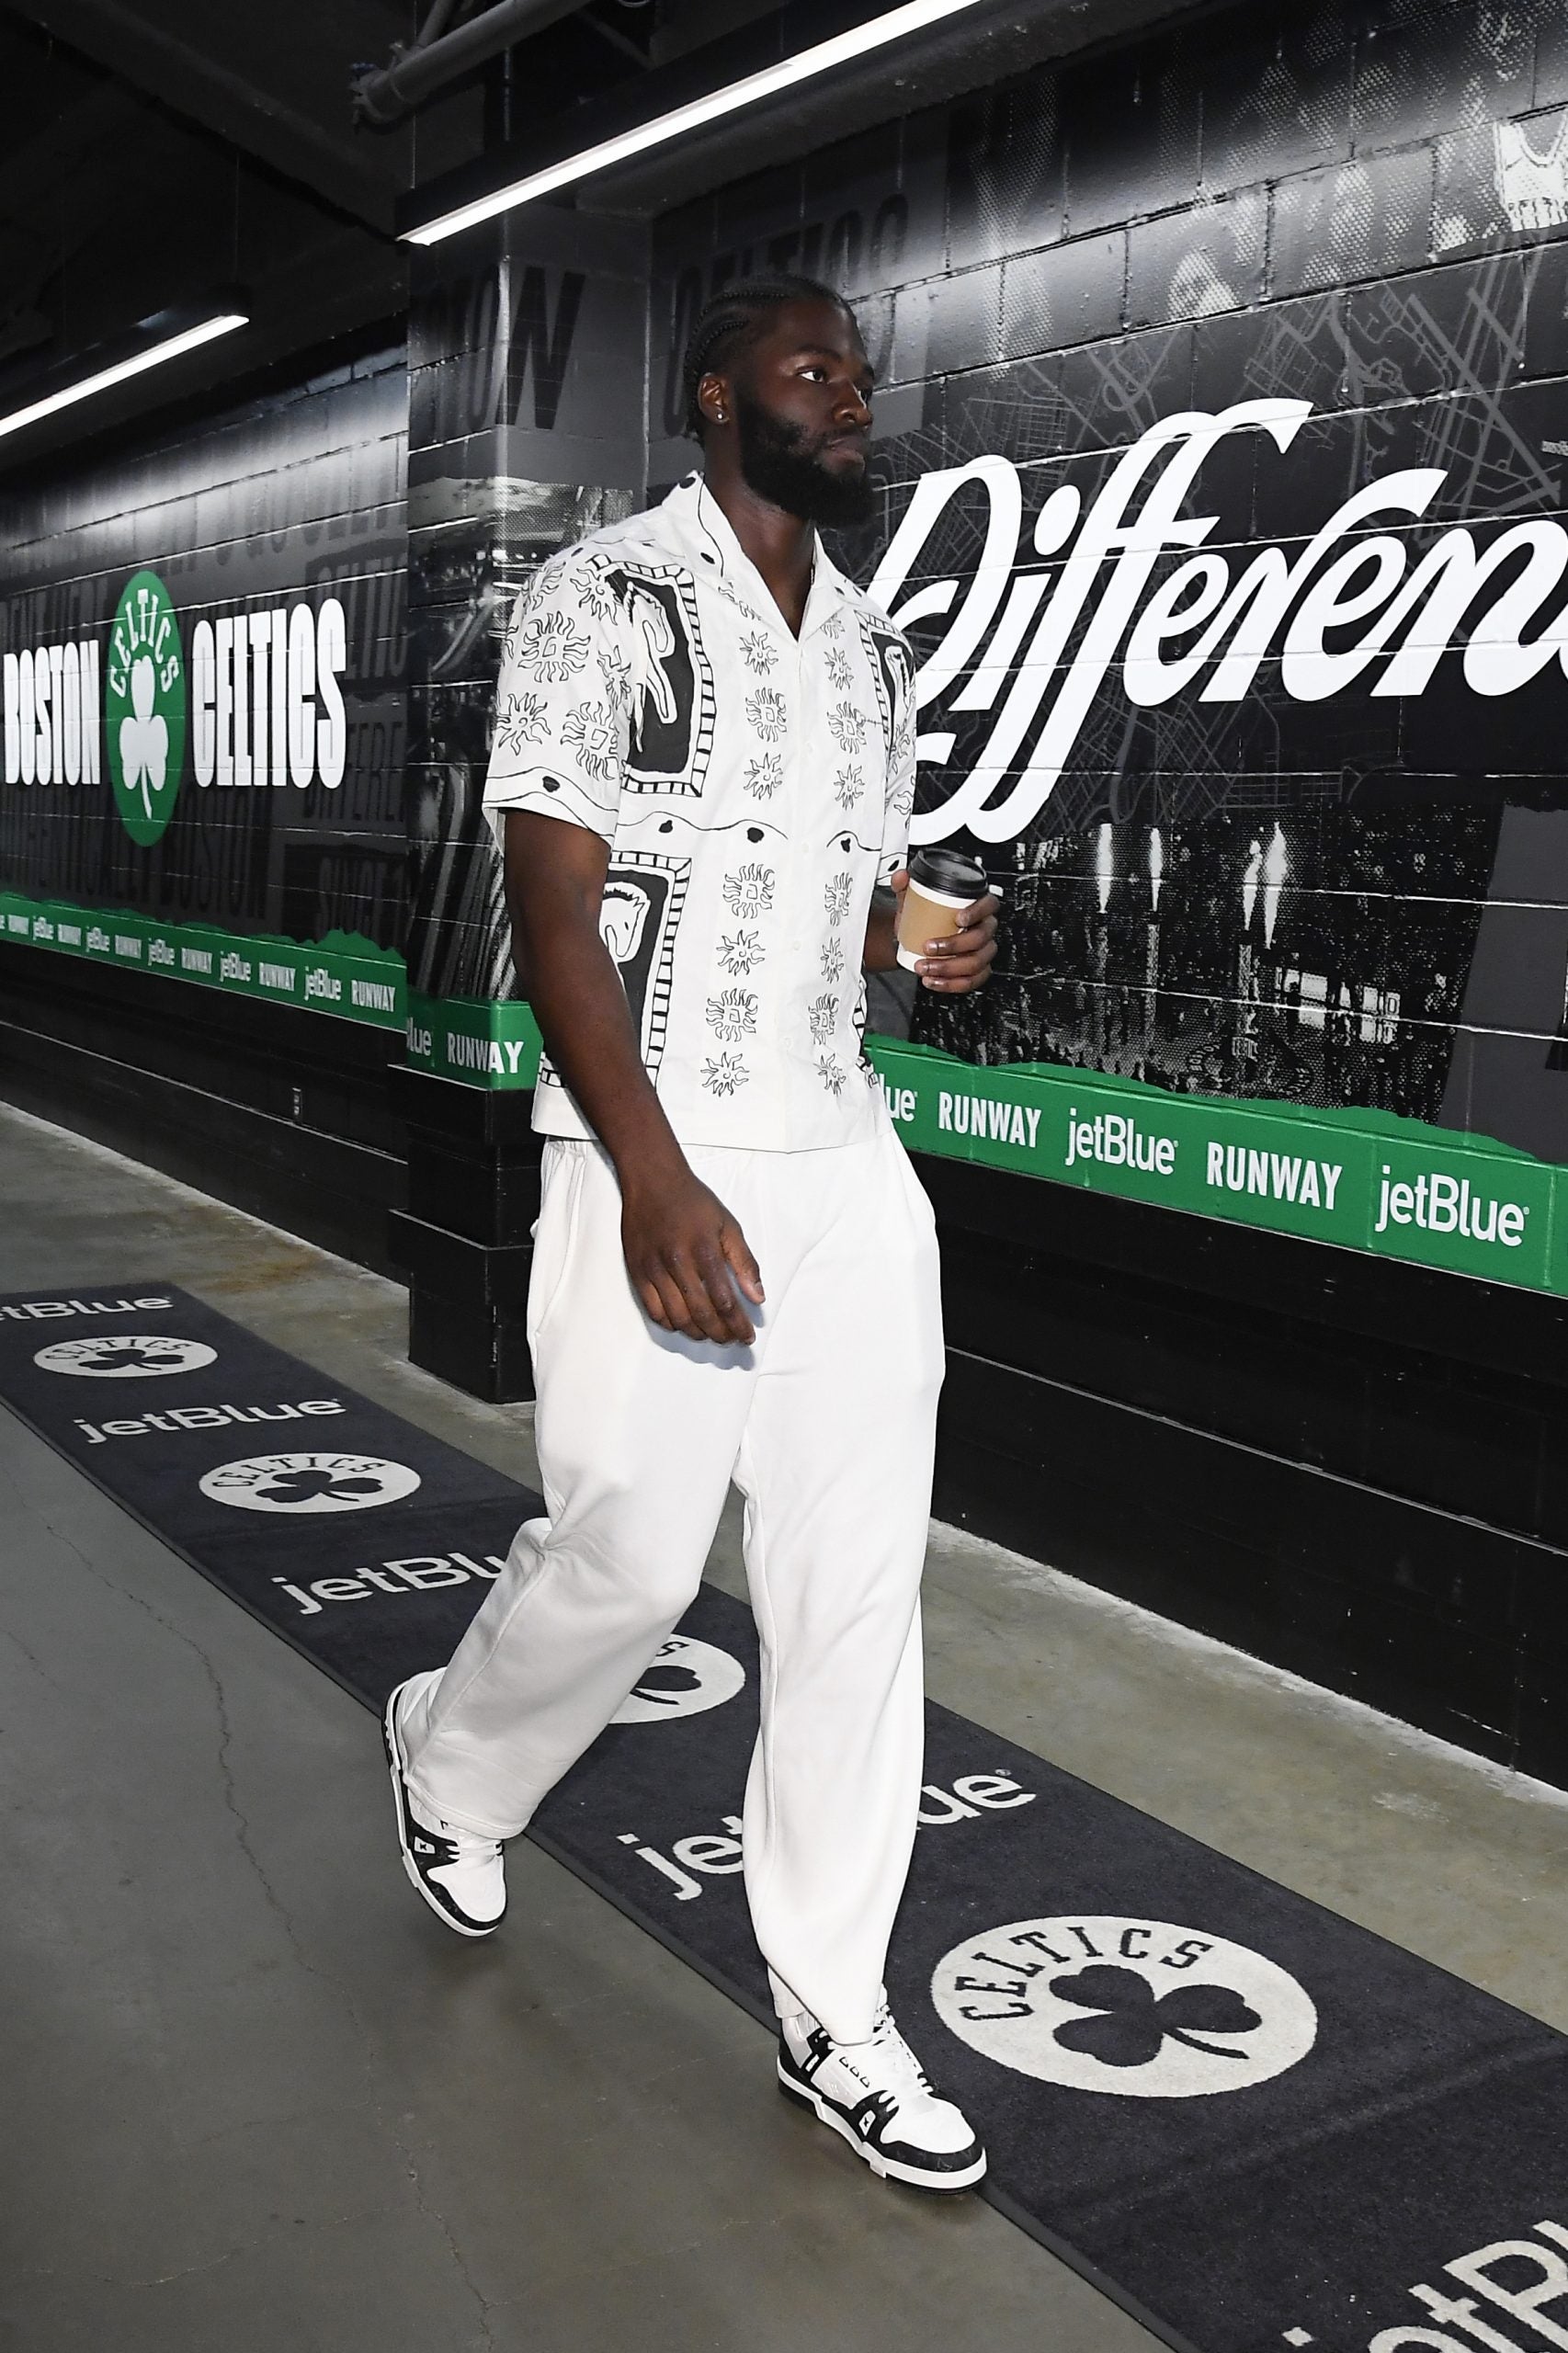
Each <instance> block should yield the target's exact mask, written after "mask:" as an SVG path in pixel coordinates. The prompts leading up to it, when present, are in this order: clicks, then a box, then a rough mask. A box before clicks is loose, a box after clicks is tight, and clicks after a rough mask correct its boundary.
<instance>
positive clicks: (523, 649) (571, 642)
mask: <svg viewBox="0 0 1568 2353" xmlns="http://www.w3.org/2000/svg"><path fill="white" fill-rule="evenodd" d="M587 658H588V641H587V639H586V638H585V637H584V636H582V635H580V634H579V632H578V631H576V630H574V628H573V626H572V623H571V620H570V619H569V618H568V616H567V615H566V614H565V613H536V614H535V615H534V617H533V619H532V620H527V621H525V622H524V623H523V626H522V629H521V631H520V632H519V634H518V638H517V654H516V659H517V666H518V668H519V669H523V670H527V671H528V672H530V673H531V675H532V676H534V677H536V678H540V679H546V680H551V681H553V682H554V683H555V684H557V685H563V684H564V683H565V681H566V680H567V679H568V678H574V677H575V676H576V675H577V673H578V671H579V670H580V669H581V668H582V666H583V665H584V663H585V661H586V660H587Z"/></svg>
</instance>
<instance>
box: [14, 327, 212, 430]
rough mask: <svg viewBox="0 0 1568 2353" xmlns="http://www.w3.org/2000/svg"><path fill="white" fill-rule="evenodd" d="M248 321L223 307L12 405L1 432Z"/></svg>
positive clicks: (32, 421) (104, 389) (32, 422)
mask: <svg viewBox="0 0 1568 2353" xmlns="http://www.w3.org/2000/svg"><path fill="white" fill-rule="evenodd" d="M248 324H249V317H248V314H247V313H245V312H244V311H221V312H220V313H218V315H217V316H216V317H215V318H210V319H203V320H202V321H201V322H200V324H199V325H197V326H194V327H185V328H182V330H181V331H180V333H179V334H178V335H165V337H164V338H163V340H162V341H161V342H159V343H153V344H149V345H148V347H147V348H146V349H145V350H144V351H138V352H136V353H134V354H133V355H132V356H131V358H129V359H120V360H117V361H116V362H115V365H114V366H113V367H112V368H100V369H98V370H97V374H96V375H92V376H84V377H82V378H81V380H80V381H79V382H77V383H74V384H66V385H63V386H62V388H61V390H60V391H59V392H49V393H46V394H45V396H44V398H43V399H42V400H37V401H31V402H29V403H28V406H27V407H26V408H17V409H13V410H12V411H11V414H10V415H9V416H0V434H3V433H19V432H20V431H21V429H22V427H23V426H24V425H36V424H37V423H38V421H39V419H40V416H52V415H54V413H55V411H56V410H57V409H62V408H69V407H70V405H71V404H72V402H73V401H85V400H88V399H90V398H91V396H92V395H93V393H94V392H107V391H108V387H109V386H110V384H123V383H124V381H125V380H126V378H127V377H128V376H140V375H141V373H142V369H145V368H157V367H161V366H162V364H163V362H164V361H165V359H177V358H179V356H180V354H181V352H182V351H195V350H196V349H197V347H199V345H201V344H204V343H210V342H211V341H212V339H213V337H214V335H228V334H230V333H231V332H232V330H233V328H235V327H243V326H246V325H248Z"/></svg>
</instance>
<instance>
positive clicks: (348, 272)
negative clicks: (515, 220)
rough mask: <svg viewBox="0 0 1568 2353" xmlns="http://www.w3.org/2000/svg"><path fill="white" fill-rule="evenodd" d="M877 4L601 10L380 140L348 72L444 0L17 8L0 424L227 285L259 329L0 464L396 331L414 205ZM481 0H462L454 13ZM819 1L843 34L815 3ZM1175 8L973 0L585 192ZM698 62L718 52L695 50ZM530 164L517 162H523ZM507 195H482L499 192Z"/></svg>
mask: <svg viewBox="0 0 1568 2353" xmlns="http://www.w3.org/2000/svg"><path fill="white" fill-rule="evenodd" d="M884 4H885V0H787V5H786V6H784V7H783V8H782V9H780V8H779V6H778V0H584V5H582V6H579V7H577V8H576V9H575V10H574V13H572V14H571V15H569V16H567V17H563V18H562V19H560V20H559V21H557V22H556V23H554V24H552V25H551V26H549V27H548V28H545V29H544V30H542V31H540V32H537V33H535V34H533V35H532V36H530V37H529V38H528V40H526V41H524V42H522V43H520V44H518V45H517V47H515V48H514V49H513V50H512V51H510V52H509V53H507V54H505V55H503V56H502V57H500V58H498V59H496V60H494V61H493V62H492V63H490V64H489V65H487V66H485V67H483V68H481V69H480V70H479V71H478V72H476V73H471V74H469V75H468V76H467V77H466V79H465V80H463V81H462V82H460V83H458V84H455V85H452V86H451V87H450V88H449V89H447V90H445V91H443V92H441V93H440V94H439V95H437V97H435V98H433V99H431V100H430V101H428V102H426V104H425V105H423V106H422V107H421V108H420V109H419V111H418V113H417V115H416V116H415V118H414V119H412V120H405V121H403V122H401V123H398V124H395V125H393V126H392V128H391V129H388V130H375V129H369V128H361V127H358V126H357V125H356V123H355V121H354V119H353V111H352V108H351V105H350V96H349V84H350V77H351V74H352V73H353V71H354V69H356V68H357V67H362V66H364V65H367V64H377V63H387V62H388V61H389V59H390V58H391V56H392V51H393V48H394V44H396V43H399V42H406V41H408V40H411V39H412V38H414V36H415V29H416V22H417V19H418V17H422V16H423V15H424V14H425V13H426V8H427V6H429V5H430V0H269V5H267V6H256V5H236V0H0V92H3V93H4V98H3V101H0V126H3V128H4V131H5V136H4V138H3V139H0V414H3V413H4V412H5V411H6V409H9V408H13V407H17V406H20V405H22V404H24V403H25V401H26V400H27V399H28V392H29V386H30V385H31V384H32V383H33V382H35V381H37V379H38V378H39V377H40V374H42V375H47V374H48V373H49V371H51V370H54V369H65V370H66V372H67V373H70V372H72V371H74V370H75V369H77V367H78V366H80V368H81V369H82V370H83V371H85V370H86V369H89V368H90V366H91V364H92V355H93V353H94V351H95V349H96V348H97V347H101V346H103V345H106V344H108V346H110V347H111V348H112V346H113V343H114V340H115V338H117V337H120V336H123V335H125V334H126V333H127V331H128V330H129V329H131V328H132V327H133V326H134V325H135V324H136V323H137V322H139V321H141V320H142V319H145V318H147V317H149V316H150V315H151V314H153V313H157V312H160V311H163V310H165V309H167V308H169V307H171V306H173V305H176V304H189V303H192V302H197V301H200V300H201V299H202V297H203V296H204V295H206V294H208V293H209V292H210V291H213V290H217V289H220V288H222V287H225V286H228V285H232V284H236V283H237V284H239V285H241V286H243V287H244V289H245V290H246V291H247V292H248V294H249V296H250V298H251V301H250V310H251V318H252V324H250V325H249V326H248V327H246V328H244V329H243V330H241V331H240V332H239V333H237V334H235V335H228V336H224V337H223V338H222V339H221V340H220V341H219V342H217V343H214V344H212V345H210V346H208V347H205V348H204V349H202V350H199V351H196V352H192V353H188V354H187V355H186V356H185V357H184V358H182V359H180V360H178V361H176V362H175V363H174V364H172V365H171V366H169V367H167V368H159V369H153V370H151V371H149V372H148V373H147V374H146V375H144V376H142V377H138V378H136V379H134V380H133V381H131V382H129V383H127V384H124V385H121V386H119V387H116V388H114V389H113V390H111V391H108V392H104V393H100V394H97V395H95V396H94V399H93V402H92V404H91V410H90V413H89V412H85V411H83V410H79V409H71V410H67V411H64V412H62V413H61V414H60V415H56V416H54V417H51V418H48V419H45V420H43V421H41V422H40V423H39V424H38V425H35V426H29V427H28V428H27V429H26V430H24V431H22V432H19V433H17V434H16V435H15V436H13V437H7V438H6V439H5V440H4V441H0V472H14V471H15V470H16V469H17V468H18V467H21V466H25V465H27V464H28V463H31V462H35V461H36V460H38V459H39V458H40V457H41V456H45V455H47V454H48V453H50V452H51V451H53V450H56V449H63V448H70V449H73V450H76V449H81V448H82V447H83V446H84V444H85V443H86V442H88V441H90V440H97V438H99V437H100V436H102V435H103V434H105V433H114V432H118V431H119V430H121V429H122V428H123V427H124V426H126V425H127V424H128V423H129V422H131V421H133V420H136V419H139V418H142V417H144V416H145V415H148V414H149V413H151V412H152V411H153V410H156V409H159V408H162V407H165V406H168V405H170V404H176V403H183V402H185V401H187V400H189V399H192V398H199V397H201V396H203V395H207V394H210V392H211V390H212V389H213V388H215V387H224V388H231V389H232V388H236V387H238V386H239V385H241V384H242V383H243V382H244V381H246V380H248V379H251V378H253V377H255V376H256V375H257V374H258V373H259V372H261V371H264V370H267V369H271V368H274V367H275V366H277V365H278V363H279V362H281V361H283V360H285V359H288V358H291V357H292V355H294V354H296V353H311V354H315V353H318V352H320V353H325V352H327V351H329V350H330V349H331V347H333V346H334V345H335V344H338V343H340V342H341V340H342V339H343V338H345V337H355V336H358V337H363V336H365V335H369V333H371V332H372V331H373V330H374V329H375V328H376V327H377V326H378V325H379V324H386V323H391V322H395V321H397V320H399V318H400V316H401V314H402V313H403V309H404V307H405V303H406V298H407V283H408V280H407V269H408V248H407V247H406V246H403V245H402V244H399V243H398V242H397V240H396V236H395V233H394V220H395V216H396V212H397V207H398V200H399V199H400V197H404V196H405V195H406V192H407V191H408V190H409V189H410V188H414V187H415V186H417V188H419V190H420V192H421V193H420V201H421V203H423V200H424V195H425V191H426V189H435V188H438V187H439V186H441V185H442V184H447V185H451V184H453V183H454V182H460V181H462V180H463V179H464V178H465V177H466V176H468V175H470V174H474V173H478V174H479V175H480V176H482V177H483V176H485V175H487V174H490V173H499V172H500V171H501V170H502V169H503V168H505V164H506V157H505V156H504V155H503V153H502V152H501V151H506V154H507V155H509V156H511V157H517V156H519V155H520V156H523V157H528V155H529V153H530V151H531V152H532V153H535V154H538V153H540V152H543V151H550V150H558V149H559V148H560V145H561V142H562V141H563V140H564V141H565V142H567V144H568V145H569V146H570V145H574V144H577V143H587V142H589V141H590V140H591V139H592V138H593V137H594V136H596V135H597V136H602V135H603V131H602V130H600V129H598V128H597V126H598V125H600V124H604V125H607V126H608V127H616V126H618V125H619V123H622V122H624V121H625V120H627V119H641V118H642V117H643V116H645V115H647V114H650V113H655V112H658V111H660V110H662V109H663V108H665V107H667V106H668V105H670V104H672V103H678V102H679V101H680V100H681V99H682V98H684V97H687V96H689V95H691V93H692V91H693V90H694V89H695V88H700V87H704V86H708V85H710V84H711V83H712V82H713V81H715V80H717V81H723V80H727V79H729V78H731V76H732V74H733V72H734V71H736V70H742V71H744V70H749V69H748V68H747V67H746V66H745V65H744V64H742V63H739V61H740V60H741V59H742V58H743V56H744V55H745V54H746V53H747V52H748V51H750V50H752V49H756V47H757V45H758V44H761V45H762V47H763V50H764V51H767V49H768V45H770V44H771V53H772V54H775V55H779V54H788V53H790V51H791V50H792V49H796V48H799V47H801V46H804V45H806V44H807V43H808V42H809V41H810V40H812V39H818V38H821V32H820V31H818V30H815V29H813V28H814V27H815V26H816V25H817V23H818V22H819V20H820V21H821V22H822V23H823V25H824V28H825V26H826V22H827V18H832V19H833V20H834V21H840V20H845V21H846V20H849V19H852V18H854V17H858V16H859V15H861V14H865V13H871V14H874V13H876V10H877V8H878V6H881V5H884ZM483 5H484V0H455V8H454V13H453V15H452V17H451V18H450V21H453V22H456V21H460V19H461V18H462V17H463V16H464V15H465V14H472V13H477V11H478V10H479V9H480V7H481V6H483ZM824 9H825V10H826V17H824ZM1173 13H1175V10H1174V9H1173V6H1172V0H981V5H979V6H975V7H974V8H972V9H971V10H969V11H967V12H966V14H965V15H964V16H963V17H961V18H958V19H955V20H954V21H953V23H951V24H950V25H948V26H938V27H937V28H933V29H931V30H929V31H927V32H926V34H924V35H923V36H922V37H921V39H920V40H918V41H917V42H912V43H910V44H909V45H908V48H907V49H906V50H905V49H901V50H900V51H899V52H897V53H896V54H892V53H890V54H889V55H888V56H886V57H884V56H881V55H878V56H875V57H873V58H869V59H867V60H865V61H864V62H863V63H862V65H861V66H860V67H859V68H858V69H855V70H853V71H846V72H841V73H840V74H838V75H837V76H836V77H834V78H833V79H831V80H830V81H829V82H828V83H826V84H824V85H812V86H811V87H809V88H808V87H802V88H801V90H799V91H797V92H795V93H793V94H791V95H790V97H788V98H786V99H784V100H782V101H778V102H776V103H775V104H774V105H773V106H772V107H771V108H764V109H758V110H756V111H751V112H747V113H746V114H744V115H742V116H738V117H736V118H734V119H732V120H730V121H728V122H725V123H722V124H720V125H716V126H713V127H712V129H711V130H710V131H709V132H707V133H704V134H700V135H699V136H696V137H688V138H687V139H686V140H684V141H682V142H680V144H679V146H678V147H677V148H665V149H662V150H660V151H658V152H657V153H650V154H649V155H648V156H647V157H645V158H641V159H639V160H638V162H637V163H635V164H633V165H628V166H626V167H623V169H622V170H621V171H620V173H619V175H617V176H614V177H613V178H604V179H601V180H599V181H597V182H595V183H592V184H590V185H589V186H587V187H585V188H584V189H583V190H582V191H581V192H580V199H579V200H580V201H582V202H583V203H584V204H585V206H587V207H588V208H590V209H601V208H603V209H608V210H617V211H623V212H632V213H639V212H640V213H642V214H644V215H646V214H648V213H653V212H657V211H659V210H663V209H665V207H667V206H669V205H671V204H673V203H676V202H677V201H680V200H681V199H683V198H685V197H686V196H687V195H689V194H691V193H693V192H695V191H696V190H697V189H699V188H714V187H718V186H722V185H723V184H724V183H725V182H726V181H727V180H728V179H730V178H733V177H734V176H737V175H741V174H744V173H746V172H748V171H752V170H755V169H756V168H757V167H758V166H760V165H767V164H769V163H771V162H773V161H775V160H778V159H779V158H781V157H783V156H786V155H789V154H791V153H796V154H798V153H801V150H802V148H803V147H808V146H810V147H814V146H817V145H821V144H823V143H824V142H826V141H827V140H830V139H834V138H842V137H844V136H846V135H847V134H849V133H851V132H853V131H857V130H858V129H861V128H865V127H868V126H869V125H870V124H872V123H874V122H878V121H881V120H885V119H888V118H889V117H891V116H892V115H896V114H903V113H905V112H908V111H911V110H913V109H914V108H916V107H919V106H921V105H925V104H928V103H931V102H932V101H934V100H935V99H937V98H939V97H943V96H947V95H950V94H951V93H952V92H953V91H954V90H957V89H961V88H964V87H966V86H972V85H974V84H976V83H978V82H982V81H988V80H992V79H995V78H997V77H999V76H1000V75H1002V74H1007V73H1010V72H1015V71H1017V69H1018V68H1019V67H1020V66H1021V65H1024V64H1027V63H1030V62H1032V61H1033V60H1035V59H1036V58H1038V57H1040V56H1043V55H1049V54H1062V53H1064V52H1065V51H1069V50H1072V49H1075V48H1082V47H1084V46H1085V45H1087V44H1088V43H1090V42H1096V43H1098V42H1100V41H1102V40H1106V39H1108V38H1113V37H1115V36H1116V35H1119V34H1122V33H1125V32H1127V31H1129V30H1131V28H1133V27H1134V26H1137V25H1142V24H1145V23H1148V22H1150V21H1151V20H1153V18H1155V17H1161V16H1170V15H1171V14H1173ZM705 51H706V52H707V55H706V56H704V55H703V54H702V52H705ZM513 167H514V168H515V165H514V166H513ZM487 184H488V182H487Z"/></svg>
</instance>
